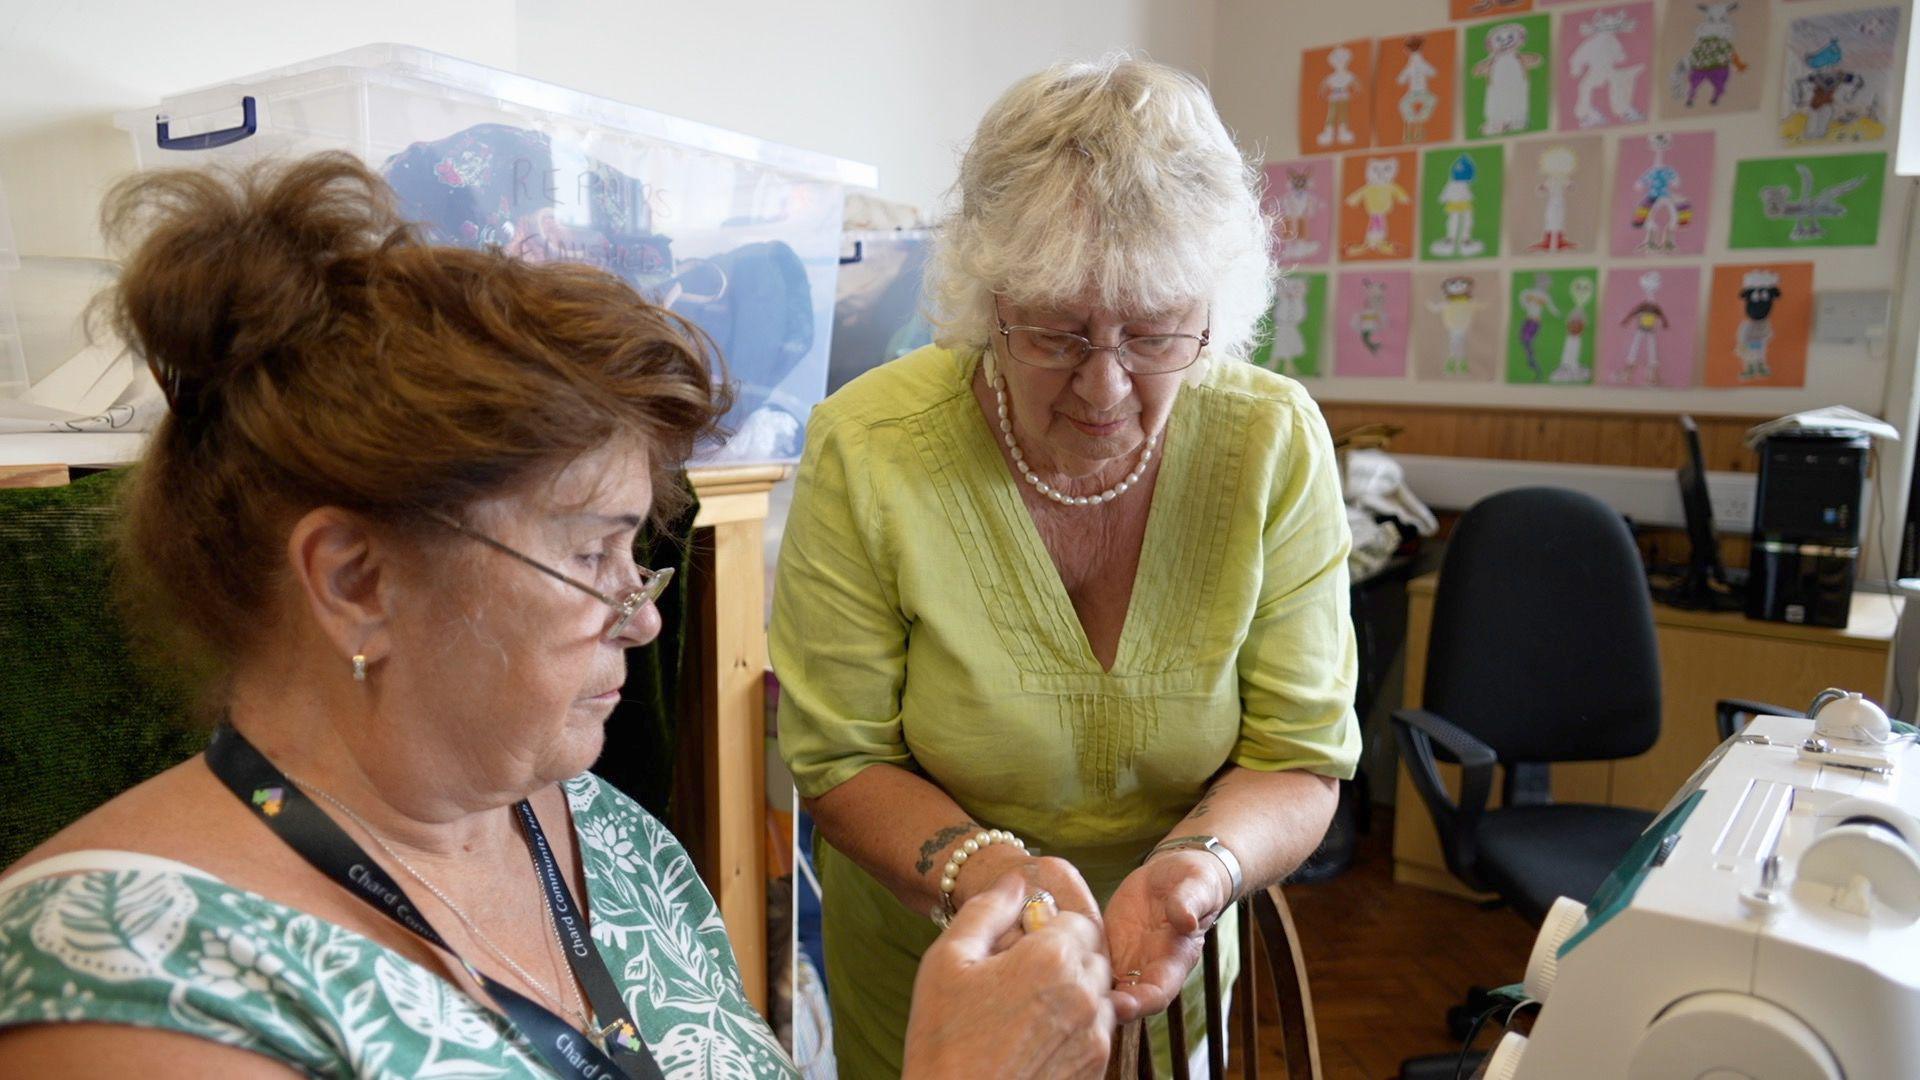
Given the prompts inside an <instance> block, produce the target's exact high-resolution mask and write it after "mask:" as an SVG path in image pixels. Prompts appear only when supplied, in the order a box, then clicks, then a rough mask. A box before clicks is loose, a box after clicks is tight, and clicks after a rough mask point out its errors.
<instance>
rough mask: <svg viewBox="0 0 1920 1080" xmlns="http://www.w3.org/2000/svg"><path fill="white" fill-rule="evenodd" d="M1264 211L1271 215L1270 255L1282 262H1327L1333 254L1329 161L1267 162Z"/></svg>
mask: <svg viewBox="0 0 1920 1080" xmlns="http://www.w3.org/2000/svg"><path fill="white" fill-rule="evenodd" d="M1263 171H1264V172H1265V174H1266V183H1267V188H1266V197H1265V199H1264V200H1263V201H1264V203H1265V207H1266V211H1267V213H1268V214H1270V215H1272V217H1273V257H1274V258H1275V259H1277V260H1279V261H1280V263H1281V265H1283V266H1304V265H1314V264H1318V263H1324V262H1327V261H1328V260H1329V259H1330V258H1331V257H1332V255H1333V199H1334V194H1333V161H1332V159H1330V158H1312V159H1306V160H1300V161H1280V162H1272V163H1269V164H1268V165H1267V166H1266V167H1265V169H1264V170H1263Z"/></svg>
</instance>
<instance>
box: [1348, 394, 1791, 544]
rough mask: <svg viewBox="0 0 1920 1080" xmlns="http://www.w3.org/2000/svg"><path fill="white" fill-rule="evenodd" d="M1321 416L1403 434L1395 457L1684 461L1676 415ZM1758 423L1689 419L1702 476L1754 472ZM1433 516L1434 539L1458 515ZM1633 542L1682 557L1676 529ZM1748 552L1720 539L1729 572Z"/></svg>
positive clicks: (1368, 412)
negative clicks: (1753, 432)
mask: <svg viewBox="0 0 1920 1080" xmlns="http://www.w3.org/2000/svg"><path fill="white" fill-rule="evenodd" d="M1320 411H1321V414H1322V415H1324V416H1325V417H1326V420H1327V426H1328V427H1329V428H1331V429H1332V430H1333V431H1334V432H1335V433H1338V432H1340V431H1344V430H1346V429H1348V428H1352V427H1357V426H1359V425H1361V424H1370V423H1385V424H1395V425H1397V426H1399V427H1401V428H1403V429H1404V430H1403V431H1402V433H1401V434H1400V435H1398V436H1396V437H1395V438H1394V440H1393V445H1392V446H1390V447H1389V448H1388V449H1389V450H1390V451H1392V452H1394V453H1400V454H1422V455H1427V456H1432V457H1461V458H1486V459H1490V460H1494V461H1535V462H1550V463H1559V464H1566V465H1617V466H1628V467H1632V468H1639V469H1677V468H1679V467H1680V465H1681V463H1682V462H1683V461H1685V460H1686V444H1685V443H1684V442H1683V441H1682V439H1681V434H1680V423H1679V420H1678V414H1655V413H1583V412H1566V411H1560V410H1551V409H1534V410H1529V409H1494V408H1481V407H1463V406H1454V405H1391V404H1379V405H1374V404H1363V403H1351V402H1321V403H1320ZM1764 419H1767V418H1766V417H1758V416H1705V417H1696V418H1695V421H1696V422H1697V423H1698V425H1699V428H1700V453H1701V456H1702V457H1704V458H1705V459H1706V465H1707V469H1708V470H1709V471H1712V472H1744V473H1750V472H1753V471H1754V470H1755V468H1756V467H1757V465H1758V459H1757V457H1756V455H1755V454H1754V452H1753V451H1752V450H1749V449H1747V445H1746V435H1747V429H1748V428H1751V427H1752V426H1753V425H1755V424H1757V423H1759V422H1761V421H1762V420H1764ZM1440 517H1441V535H1442V536H1445V535H1446V534H1447V533H1448V532H1451V531H1452V528H1453V520H1454V518H1455V517H1457V515H1456V514H1441V515H1440ZM1639 540H1640V546H1641V551H1642V552H1643V553H1644V554H1645V555H1647V556H1648V558H1649V559H1650V560H1652V561H1657V562H1661V563H1676V562H1680V561H1683V560H1684V559H1685V558H1686V556H1687V551H1688V542H1687V534H1686V531H1685V530H1683V529H1664V528H1647V529H1642V530H1640V535H1639ZM1749 549H1750V544H1749V543H1748V541H1747V538H1746V537H1744V536H1723V537H1721V538H1720V557H1721V561H1722V562H1723V563H1725V564H1726V565H1727V566H1729V567H1743V566H1746V565H1747V556H1748V551H1749Z"/></svg>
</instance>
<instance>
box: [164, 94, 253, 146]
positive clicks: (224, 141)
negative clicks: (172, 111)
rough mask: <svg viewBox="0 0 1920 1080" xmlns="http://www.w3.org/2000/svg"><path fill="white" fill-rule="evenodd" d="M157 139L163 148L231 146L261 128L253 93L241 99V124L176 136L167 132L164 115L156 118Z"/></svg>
mask: <svg viewBox="0 0 1920 1080" xmlns="http://www.w3.org/2000/svg"><path fill="white" fill-rule="evenodd" d="M154 130H155V136H154V137H155V139H156V140H157V141H158V142H159V143H160V149H162V150H211V149H213V148H214V147H216V146H229V145H231V144H233V143H237V142H239V141H240V140H241V139H244V138H246V137H247V136H249V135H251V134H253V133H254V132H256V131H259V130H260V116H259V112H258V111H257V110H256V109H255V107H254V103H253V95H251V94H249V95H247V96H246V97H243V98H241V99H240V126H239V127H230V128H225V129H222V130H220V131H208V132H205V133H203V134H200V135H182V136H180V137H179V138H177V139H176V138H174V137H173V136H172V135H170V134H168V132H167V121H166V119H165V118H164V117H156V118H155V119H154Z"/></svg>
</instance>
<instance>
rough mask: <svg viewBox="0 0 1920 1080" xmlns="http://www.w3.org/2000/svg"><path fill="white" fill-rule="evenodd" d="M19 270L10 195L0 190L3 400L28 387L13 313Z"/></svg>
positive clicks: (0, 381) (0, 393)
mask: <svg viewBox="0 0 1920 1080" xmlns="http://www.w3.org/2000/svg"><path fill="white" fill-rule="evenodd" d="M19 269H20V251H19V249H18V248H16V247H14V244H13V219H12V218H11V217H9V216H8V215H7V193H6V190H5V189H4V188H0V397H17V396H19V395H20V394H21V393H22V392H23V391H25V390H26V388H27V356H26V352H25V351H24V350H23V349H22V348H21V346H20V322H19V320H18V319H17V318H16V317H15V316H14V312H13V274H14V271H16V270H19Z"/></svg>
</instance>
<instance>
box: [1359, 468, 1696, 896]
mask: <svg viewBox="0 0 1920 1080" xmlns="http://www.w3.org/2000/svg"><path fill="white" fill-rule="evenodd" d="M1422 701H1423V706H1422V707H1421V708H1419V709H1400V710H1396V711H1395V712H1394V714H1393V720H1394V735H1395V737H1396V739H1397V740H1398V742H1399V745H1400V755H1401V758H1402V760H1404V761H1405V762H1406V763H1407V770H1408V772H1409V773H1410V774H1411V776H1412V779H1413V784H1414V787H1415V789H1416V790H1418V791H1419V793H1420V797H1421V799H1422V800H1423V801H1424V802H1425V803H1426V805H1427V810H1428V812H1429V813H1431V814H1432V816H1433V822H1434V827H1435V829H1437V830H1438V832H1439V834H1440V843H1441V847H1442V849H1443V850H1444V852H1445V854H1446V860H1447V868H1448V869H1449V870H1451V871H1452V872H1453V873H1454V874H1455V875H1456V876H1458V877H1459V878H1460V879H1461V880H1462V881H1465V882H1466V883H1467V884H1469V885H1471V886H1473V887H1474V888H1477V889H1483V890H1487V891H1491V892H1494V893H1497V894H1499V896H1500V897H1501V899H1503V900H1505V901H1506V902H1507V903H1509V904H1511V905H1513V908H1514V910H1516V911H1518V912H1519V913H1520V914H1521V915H1523V916H1525V917H1526V918H1527V919H1528V920H1529V921H1531V922H1534V923H1539V922H1540V921H1541V920H1542V919H1544V918H1545V917H1546V913H1547V909H1548V908H1550V907H1552V906H1553V901H1554V900H1555V899H1556V898H1558V897H1561V896H1571V897H1573V898H1575V899H1577V900H1585V899H1586V898H1587V897H1589V896H1591V895H1592V894H1593V891H1594V890H1595V889H1596V888H1598V887H1599V885H1600V882H1601V880H1602V879H1603V878H1605V877H1606V875H1607V871H1609V870H1611V869H1612V868H1613V865H1614V864H1615V863H1616V862H1618V861H1619V860H1620V857H1621V856H1622V855H1624V854H1625V853H1626V850H1627V848H1628V847H1630V846H1631V845H1632V844H1633V841H1634V839H1635V838H1636V837H1638V836H1639V835H1640V833H1641V832H1642V831H1643V830H1644V829H1645V828H1646V827H1647V825H1648V824H1650V823H1651V822H1652V820H1653V815H1652V814H1650V813H1648V812H1646V811H1643V810H1631V809H1626V808H1624V807H1614V806H1589V805H1582V804H1555V803H1554V802H1553V801H1552V793H1551V790H1550V788H1549V785H1548V779H1547V767H1548V763H1550V762H1556V761H1608V760H1613V759H1616V758H1624V757H1632V756H1634V755H1635V754H1641V753H1645V752H1646V751H1647V750H1648V749H1650V748H1651V747H1652V746H1653V744H1654V741H1655V740H1656V739H1657V738H1658V737H1659V735H1660V655H1659V649H1658V646H1657V644H1656V642H1655V640H1654V630H1653V609H1652V605H1651V602H1650V601H1649V599H1648V596H1647V583H1646V577H1645V574H1644V571H1643V570H1642V568H1641V564H1640V552H1639V549H1638V548H1637V547H1636V546H1635V545H1634V542H1633V536H1632V535H1631V534H1630V533H1629V532H1628V531H1627V527H1626V524H1625V523H1624V522H1623V521H1622V520H1621V518H1620V515H1619V514H1617V513H1615V512H1614V511H1613V510H1611V509H1609V508H1608V507H1607V506H1606V505H1605V504H1604V503H1602V502H1600V501H1599V500H1598V499H1595V498H1593V497H1591V496H1588V495H1583V494H1581V493H1579V492H1576V491H1565V490H1561V489H1558V488H1522V489H1519V490H1516V491H1508V492H1503V493H1501V494H1499V495H1495V496H1492V497H1491V498H1488V499H1485V500H1482V501H1481V502H1480V503H1478V504H1477V505H1475V506H1474V507H1473V509H1471V510H1469V511H1467V513H1466V515H1465V516H1464V517H1462V518H1461V519H1460V523H1459V525H1458V526H1457V527H1456V528H1455V530H1454V533H1453V537H1452V540H1451V541H1450V543H1449V545H1448V548H1447V555H1446V561H1445V562H1444V563H1443V564H1442V566H1441V570H1440V585H1439V589H1438V593H1437V596H1436V598H1435V602H1434V610H1433V627H1432V631H1431V634H1430V637H1429V644H1428V646H1427V681H1426V689H1425V692H1424V694H1423V696H1422ZM1436 743H1438V744H1439V746H1438V748H1436V747H1435V744H1436ZM1436 759H1438V760H1446V761H1457V762H1459V763H1460V765H1461V767H1462V768H1461V789H1460V800H1459V801H1458V802H1455V801H1453V799H1452V798H1450V797H1449V795H1448V792H1447V789H1446V787H1445V786H1443V785H1442V783H1441V780H1440V773H1439V771H1438V770H1437V769H1436V768H1435V762H1436ZM1495 765H1502V766H1504V767H1505V783H1504V788H1503V795H1504V799H1503V802H1504V805H1503V806H1501V807H1500V808H1499V809H1492V810H1490V809H1488V808H1487V801H1488V796H1489V794H1490V792H1491V790H1492V783H1493V772H1494V766H1495Z"/></svg>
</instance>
